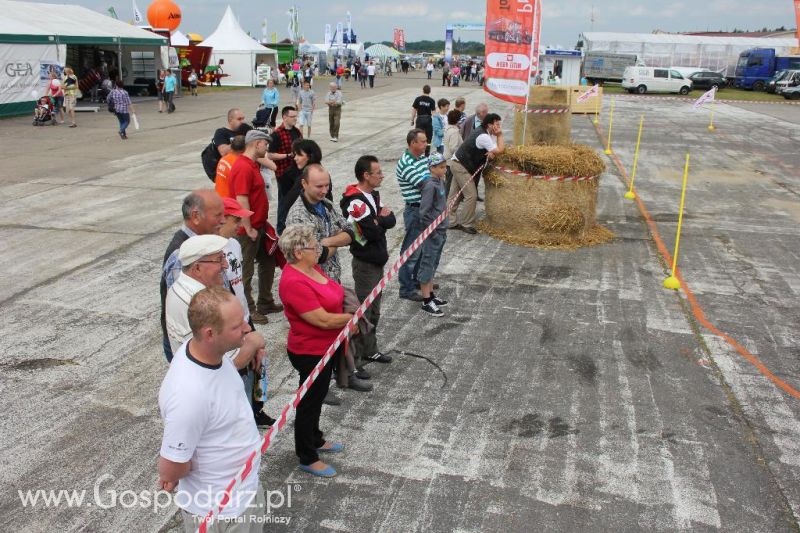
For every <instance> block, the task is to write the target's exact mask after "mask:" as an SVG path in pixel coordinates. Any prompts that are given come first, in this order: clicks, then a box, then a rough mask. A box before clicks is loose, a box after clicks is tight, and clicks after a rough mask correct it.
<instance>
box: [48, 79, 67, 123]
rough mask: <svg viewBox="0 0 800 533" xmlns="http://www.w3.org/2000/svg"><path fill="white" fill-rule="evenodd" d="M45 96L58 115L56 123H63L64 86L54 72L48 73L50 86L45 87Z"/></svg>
mask: <svg viewBox="0 0 800 533" xmlns="http://www.w3.org/2000/svg"><path fill="white" fill-rule="evenodd" d="M45 96H50V97H51V98H52V99H53V107H54V109H55V111H56V113H58V118H59V120H58V123H59V124H63V123H64V85H63V84H62V83H61V80H60V79H58V74H56V71H55V70H51V71H50V84H49V85H48V86H47V93H46V94H45Z"/></svg>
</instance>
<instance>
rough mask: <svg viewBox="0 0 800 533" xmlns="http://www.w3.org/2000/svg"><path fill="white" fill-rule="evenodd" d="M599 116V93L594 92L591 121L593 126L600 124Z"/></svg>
mask: <svg viewBox="0 0 800 533" xmlns="http://www.w3.org/2000/svg"><path fill="white" fill-rule="evenodd" d="M599 117H600V95H599V94H596V95H594V120H593V121H592V124H594V125H595V126H597V125H598V124H600V118H599Z"/></svg>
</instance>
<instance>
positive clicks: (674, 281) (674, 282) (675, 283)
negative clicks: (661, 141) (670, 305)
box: [664, 152, 689, 290]
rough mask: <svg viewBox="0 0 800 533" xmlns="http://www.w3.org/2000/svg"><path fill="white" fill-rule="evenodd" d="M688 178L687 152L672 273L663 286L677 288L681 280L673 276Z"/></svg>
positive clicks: (676, 261)
mask: <svg viewBox="0 0 800 533" xmlns="http://www.w3.org/2000/svg"><path fill="white" fill-rule="evenodd" d="M688 178H689V153H688V152H687V153H686V165H685V166H684V167H683V187H682V188H681V205H680V208H679V211H678V231H677V233H676V234H675V252H674V253H673V254H672V275H671V276H670V277H668V278H667V279H665V280H664V287H666V288H668V289H674V290H678V289H680V288H681V282H680V281H678V278H676V277H675V269H676V268H677V266H678V246H680V243H681V224H682V223H683V202H684V200H685V199H686V181H687V179H688Z"/></svg>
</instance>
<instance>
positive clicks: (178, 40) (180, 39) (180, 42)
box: [169, 30, 189, 46]
mask: <svg viewBox="0 0 800 533" xmlns="http://www.w3.org/2000/svg"><path fill="white" fill-rule="evenodd" d="M169 44H170V45H172V46H189V38H188V37H187V36H185V35H184V34H183V33H181V30H175V31H174V32H172V35H170V36H169Z"/></svg>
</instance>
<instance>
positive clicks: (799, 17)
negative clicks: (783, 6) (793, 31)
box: [794, 0, 800, 50]
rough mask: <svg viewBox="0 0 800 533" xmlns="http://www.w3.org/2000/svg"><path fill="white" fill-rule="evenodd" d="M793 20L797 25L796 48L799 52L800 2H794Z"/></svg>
mask: <svg viewBox="0 0 800 533" xmlns="http://www.w3.org/2000/svg"><path fill="white" fill-rule="evenodd" d="M794 19H795V23H796V24H797V26H795V27H796V28H797V47H798V50H800V0H794Z"/></svg>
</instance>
